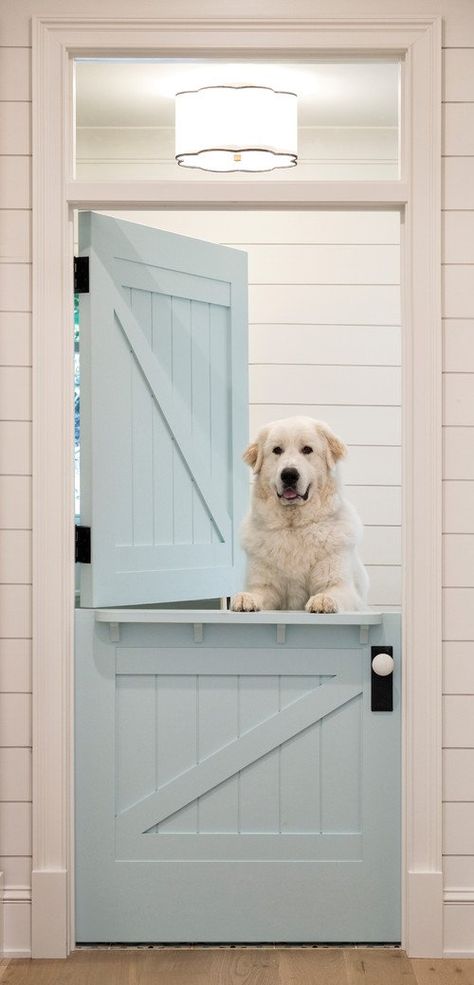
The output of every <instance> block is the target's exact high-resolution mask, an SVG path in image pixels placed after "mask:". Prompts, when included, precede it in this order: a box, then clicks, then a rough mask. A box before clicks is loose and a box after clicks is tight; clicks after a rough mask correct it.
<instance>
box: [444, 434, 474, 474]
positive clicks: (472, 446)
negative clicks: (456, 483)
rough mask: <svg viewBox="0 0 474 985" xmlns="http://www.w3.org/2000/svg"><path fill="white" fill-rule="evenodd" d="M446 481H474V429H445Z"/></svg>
mask: <svg viewBox="0 0 474 985" xmlns="http://www.w3.org/2000/svg"><path fill="white" fill-rule="evenodd" d="M443 431H444V468H443V477H444V478H445V479H459V480H461V479H474V428H471V427H445V428H444V429H443Z"/></svg>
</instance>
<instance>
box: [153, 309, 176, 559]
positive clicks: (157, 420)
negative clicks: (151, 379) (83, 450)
mask: <svg viewBox="0 0 474 985" xmlns="http://www.w3.org/2000/svg"><path fill="white" fill-rule="evenodd" d="M151 344H152V349H153V352H154V353H155V356H156V357H157V359H158V360H159V362H160V364H161V366H162V368H163V369H164V370H165V372H166V374H167V376H168V377H169V379H171V365H172V337H171V298H170V297H169V295H166V294H153V296H152V342H151ZM173 502H174V475H173V440H172V437H171V434H170V432H169V429H168V427H167V425H166V423H165V421H164V419H163V415H162V414H161V412H160V410H159V408H158V407H157V406H156V404H155V405H154V408H153V513H154V530H155V544H172V543H173Z"/></svg>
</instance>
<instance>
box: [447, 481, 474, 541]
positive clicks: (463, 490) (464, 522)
mask: <svg viewBox="0 0 474 985" xmlns="http://www.w3.org/2000/svg"><path fill="white" fill-rule="evenodd" d="M443 517H444V518H443V530H444V532H445V533H447V534H463V533H465V534H474V482H444V483H443Z"/></svg>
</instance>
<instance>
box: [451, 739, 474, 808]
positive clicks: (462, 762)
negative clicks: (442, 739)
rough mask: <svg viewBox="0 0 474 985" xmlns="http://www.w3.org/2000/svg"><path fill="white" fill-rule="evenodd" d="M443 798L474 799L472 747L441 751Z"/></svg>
mask: <svg viewBox="0 0 474 985" xmlns="http://www.w3.org/2000/svg"><path fill="white" fill-rule="evenodd" d="M443 800H474V749H445V750H444V751H443Z"/></svg>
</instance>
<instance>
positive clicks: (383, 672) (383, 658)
mask: <svg viewBox="0 0 474 985" xmlns="http://www.w3.org/2000/svg"><path fill="white" fill-rule="evenodd" d="M393 666H394V664H393V657H391V656H390V654H389V653H377V655H376V656H375V657H374V659H373V660H372V669H373V671H374V674H377V675H378V677H387V675H388V674H391V673H392V671H393Z"/></svg>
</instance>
